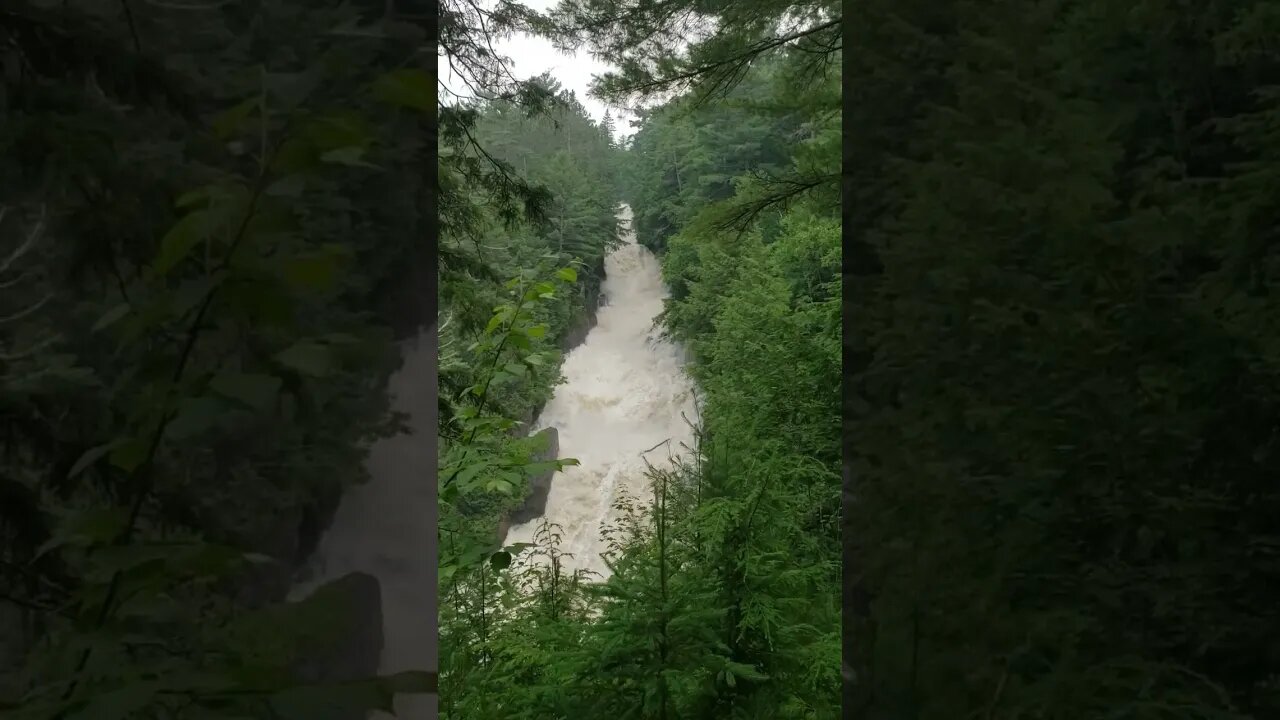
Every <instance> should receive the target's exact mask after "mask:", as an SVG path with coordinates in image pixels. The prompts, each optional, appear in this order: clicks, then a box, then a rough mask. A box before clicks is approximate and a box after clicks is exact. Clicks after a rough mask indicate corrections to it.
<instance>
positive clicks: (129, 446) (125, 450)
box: [110, 438, 147, 473]
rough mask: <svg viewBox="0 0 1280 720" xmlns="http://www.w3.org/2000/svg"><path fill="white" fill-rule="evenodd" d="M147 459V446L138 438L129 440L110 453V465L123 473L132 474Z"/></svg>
mask: <svg viewBox="0 0 1280 720" xmlns="http://www.w3.org/2000/svg"><path fill="white" fill-rule="evenodd" d="M146 457H147V444H146V443H145V442H143V441H142V440H141V439H140V438H129V439H128V440H125V441H123V442H121V443H120V444H119V445H117V446H116V447H115V449H113V450H112V451H111V456H110V461H111V464H112V465H114V466H116V467H118V468H120V469H121V470H123V471H125V472H127V473H128V472H133V471H134V470H136V469H137V467H138V466H139V465H141V464H142V461H143V460H145V459H146Z"/></svg>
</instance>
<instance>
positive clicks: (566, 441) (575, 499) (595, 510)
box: [504, 205, 697, 579]
mask: <svg viewBox="0 0 1280 720" xmlns="http://www.w3.org/2000/svg"><path fill="white" fill-rule="evenodd" d="M619 218H620V219H621V220H622V222H623V225H624V228H625V230H624V233H623V244H622V245H621V246H620V247H618V248H617V249H616V250H614V251H613V252H612V253H610V255H609V256H608V257H606V258H605V281H604V283H603V286H602V288H601V290H602V297H603V299H604V301H603V305H602V306H601V307H600V308H599V311H598V312H597V315H596V325H595V327H594V328H592V329H591V331H590V332H589V333H588V334H587V337H586V340H585V341H584V342H583V343H582V344H581V345H579V346H578V347H576V348H574V349H573V350H571V351H570V352H569V353H568V354H567V355H566V356H565V360H564V366H563V368H562V372H563V374H564V377H565V382H564V383H563V384H561V385H559V386H557V387H556V389H555V394H554V396H553V397H552V398H551V401H550V402H548V403H547V405H546V407H545V408H543V411H542V414H541V415H540V416H539V417H538V419H537V422H536V423H535V426H534V427H533V428H532V429H531V430H532V432H537V431H539V430H542V429H543V428H547V427H554V428H556V431H557V433H558V436H559V444H560V452H559V457H562V458H576V459H577V460H578V461H579V463H580V464H579V465H576V466H570V467H567V468H565V469H564V470H563V471H561V472H559V473H556V475H555V476H554V477H553V478H552V479H551V486H550V491H549V492H548V494H547V502H546V507H545V510H544V513H543V516H542V517H540V518H534V519H532V520H530V521H528V522H525V523H522V524H519V525H513V526H512V527H511V528H510V529H509V530H508V531H507V536H506V538H505V540H504V542H505V543H507V544H513V543H532V542H534V535H535V533H536V532H537V530H538V528H539V526H540V525H541V524H542V522H543V521H544V520H546V521H549V522H551V523H554V524H555V525H558V526H559V529H560V533H561V537H562V540H561V547H560V550H561V551H563V552H566V553H569V554H571V555H572V557H567V558H565V559H564V563H563V564H564V567H565V568H566V570H569V571H573V570H579V569H581V570H587V571H591V572H594V573H597V574H598V575H599V578H601V579H602V578H604V577H607V575H608V567H607V566H606V565H605V563H604V560H603V559H602V557H601V556H602V553H603V552H604V551H605V550H606V549H607V545H606V542H605V539H604V538H603V537H602V535H601V532H600V531H601V528H602V526H604V525H605V524H607V523H611V522H613V521H616V520H617V519H618V516H619V514H618V513H617V512H616V511H615V510H614V507H613V506H614V502H615V501H616V500H618V499H619V497H621V496H622V494H623V493H625V494H626V495H628V496H630V497H633V498H636V499H637V500H638V501H639V502H640V503H641V504H644V505H647V501H648V500H650V499H651V497H652V494H651V492H652V491H651V489H650V483H649V480H648V478H647V477H646V475H645V469H646V467H645V460H646V458H647V459H648V461H649V462H650V463H652V464H653V465H655V466H658V467H664V466H668V465H669V462H670V458H671V457H673V456H678V455H683V454H684V453H685V448H687V447H689V446H691V445H692V444H693V435H694V434H693V429H692V427H691V426H690V423H696V421H697V415H696V412H697V409H696V405H695V399H694V386H693V383H692V380H691V379H690V378H689V377H688V375H687V374H686V373H685V370H684V354H683V351H682V349H681V348H680V347H678V346H677V345H675V344H673V343H672V342H670V341H668V340H665V339H663V338H662V337H661V333H660V330H659V329H658V328H656V327H655V326H654V321H655V319H656V318H657V316H658V314H659V313H660V312H662V307H663V300H664V299H665V298H666V297H667V288H666V286H665V285H664V284H663V281H662V271H661V267H660V265H659V262H658V260H657V258H656V257H654V255H653V253H651V252H650V251H649V250H648V249H647V248H645V247H644V246H642V245H640V244H638V243H637V242H636V236H635V231H634V230H633V229H632V227H631V209H630V208H629V207H627V206H625V205H623V206H622V209H621V211H620V213H619ZM686 418H687V420H686ZM646 451H647V452H646Z"/></svg>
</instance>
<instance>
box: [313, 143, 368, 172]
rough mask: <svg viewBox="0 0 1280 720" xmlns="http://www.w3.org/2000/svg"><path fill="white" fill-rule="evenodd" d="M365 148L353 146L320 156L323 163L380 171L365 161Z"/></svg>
mask: <svg viewBox="0 0 1280 720" xmlns="http://www.w3.org/2000/svg"><path fill="white" fill-rule="evenodd" d="M364 151H365V148H364V147H363V146H360V145H351V146H349V147H344V148H338V149H337V150H330V151H328V152H326V153H325V154H323V155H321V156H320V160H321V162H327V163H334V164H336V165H347V166H350V167H366V168H374V169H378V166H377V165H374V164H373V163H370V162H367V161H366V160H365V159H364Z"/></svg>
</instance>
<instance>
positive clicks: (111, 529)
mask: <svg viewBox="0 0 1280 720" xmlns="http://www.w3.org/2000/svg"><path fill="white" fill-rule="evenodd" d="M128 525H129V512H128V510H126V509H125V508H123V507H118V506H107V507H103V506H99V507H92V508H85V509H82V510H76V511H73V512H71V513H70V514H68V515H66V516H65V517H63V518H62V521H61V522H60V523H58V526H57V527H56V528H55V530H54V532H53V536H52V537H51V538H49V540H48V541H46V542H45V543H44V544H43V545H41V546H40V547H39V548H38V549H37V550H36V555H35V557H37V558H39V557H41V556H43V555H44V554H45V553H47V552H49V551H50V550H53V549H55V548H59V547H64V546H72V547H89V546H92V545H105V544H107V543H109V542H111V541H113V540H115V539H116V538H117V537H119V536H120V534H121V533H123V532H124V530H125V528H126V527H128Z"/></svg>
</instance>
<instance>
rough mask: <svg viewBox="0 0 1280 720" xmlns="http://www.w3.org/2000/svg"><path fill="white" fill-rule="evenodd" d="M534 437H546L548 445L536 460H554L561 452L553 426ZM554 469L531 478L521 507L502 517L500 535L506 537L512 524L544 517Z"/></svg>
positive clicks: (558, 439) (558, 436) (558, 437)
mask: <svg viewBox="0 0 1280 720" xmlns="http://www.w3.org/2000/svg"><path fill="white" fill-rule="evenodd" d="M534 437H541V438H543V439H545V441H546V446H545V448H544V449H543V450H542V451H541V452H539V453H538V454H537V455H536V456H534V458H533V460H534V462H545V461H547V460H554V459H556V457H557V456H558V455H559V454H560V435H559V433H557V432H556V429H555V428H553V427H550V428H546V429H544V430H541V431H539V432H538V433H537V434H536V435H535V436H534ZM555 474H556V471H555V470H554V469H550V470H546V471H544V472H541V473H539V474H537V475H535V476H534V477H531V478H529V494H528V495H526V496H525V499H524V502H523V503H521V505H520V507H518V508H516V509H515V510H514V511H512V512H511V514H510V515H508V516H507V517H505V518H503V519H502V522H501V523H499V526H498V537H500V538H502V537H506V535H507V529H508V528H509V527H511V526H512V525H518V524H520V523H526V522H529V521H530V520H532V519H534V518H537V517H542V514H543V513H544V512H545V511H546V508H547V494H548V493H550V492H551V478H552V477H553V476H555Z"/></svg>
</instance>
